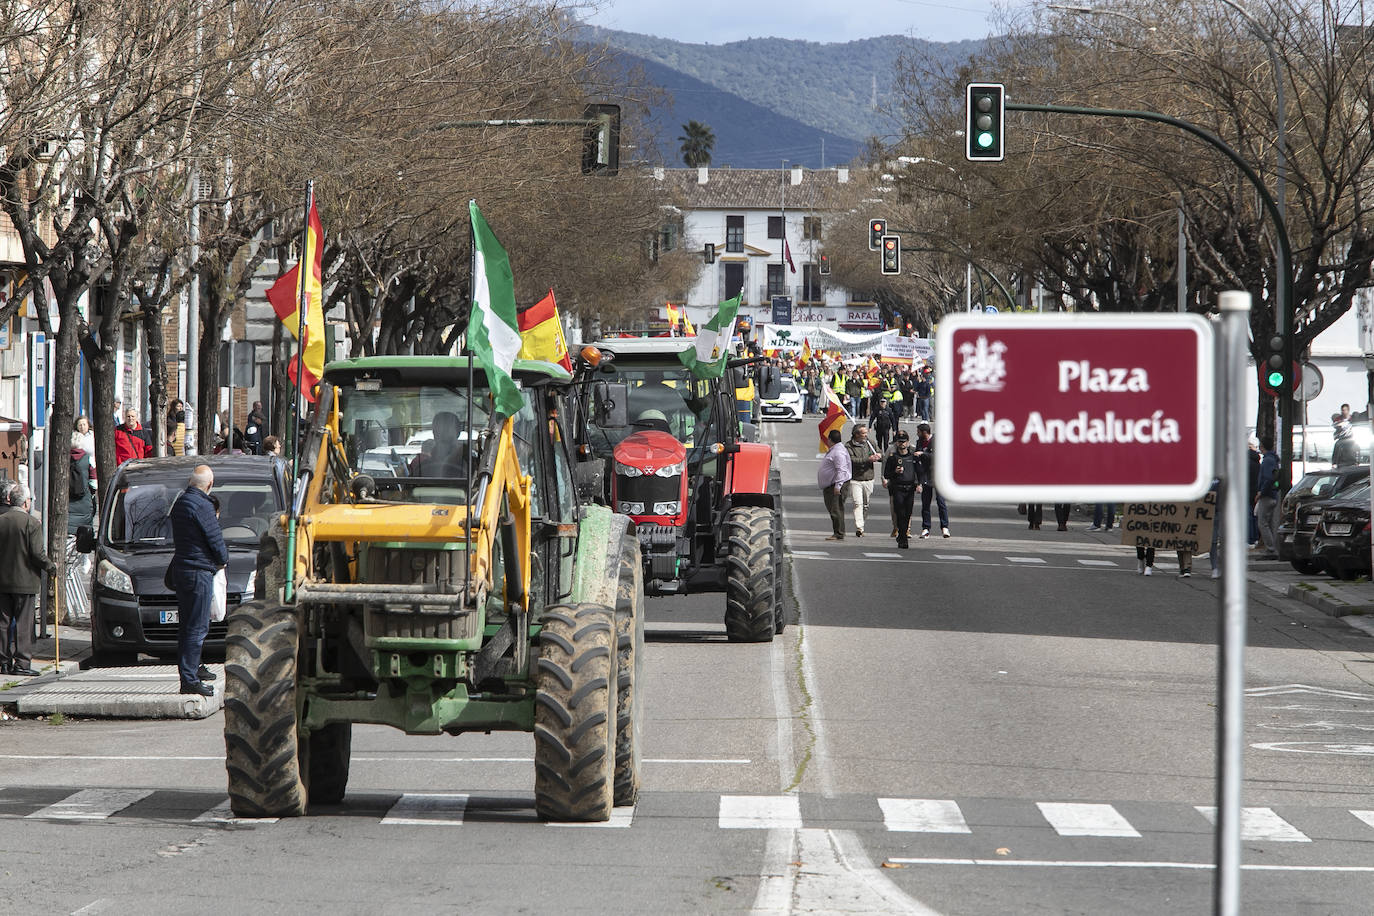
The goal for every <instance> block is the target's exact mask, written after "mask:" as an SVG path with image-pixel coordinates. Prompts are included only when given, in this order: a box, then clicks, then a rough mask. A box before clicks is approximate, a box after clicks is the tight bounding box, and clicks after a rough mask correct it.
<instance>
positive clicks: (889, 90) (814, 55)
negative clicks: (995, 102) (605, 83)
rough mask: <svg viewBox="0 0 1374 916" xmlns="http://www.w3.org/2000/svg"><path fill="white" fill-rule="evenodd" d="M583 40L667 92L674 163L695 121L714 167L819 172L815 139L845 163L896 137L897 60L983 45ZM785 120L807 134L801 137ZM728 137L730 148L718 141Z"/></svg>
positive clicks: (588, 31)
mask: <svg viewBox="0 0 1374 916" xmlns="http://www.w3.org/2000/svg"><path fill="white" fill-rule="evenodd" d="M583 38H584V40H587V41H594V42H598V43H604V44H607V45H609V46H610V47H612V48H616V49H618V50H619V51H621V52H622V56H629V57H633V58H638V59H639V60H640V61H642V62H643V65H644V68H645V71H646V72H647V73H648V74H649V76H650V79H651V81H654V82H656V83H657V84H658V85H661V86H663V87H664V88H665V89H668V90H669V91H670V92H671V93H672V94H673V95H674V96H675V98H676V106H675V108H674V110H673V111H672V112H671V113H660V112H655V113H654V120H655V121H656V122H657V123H658V124H660V125H669V129H668V130H664V131H663V136H664V143H663V145H664V146H665V147H671V148H667V149H664V150H663V154H664V159H665V162H666V163H668V164H679V163H680V159H679V157H678V154H677V148H676V144H675V143H669V142H668V141H669V140H670V139H671V138H675V137H676V136H677V135H678V134H679V133H680V130H679V129H678V126H679V125H681V124H685V123H686V122H687V121H688V120H689V119H695V120H698V121H701V122H703V123H705V124H707V125H709V126H710V127H711V129H712V130H713V131H714V132H715V134H716V140H717V143H716V149H715V152H714V154H713V155H712V162H713V164H716V163H719V164H726V163H729V164H731V165H735V166H737V167H744V166H745V164H746V163H749V164H761V165H764V166H768V167H771V166H775V165H778V164H779V163H780V161H781V160H782V159H784V158H786V159H789V160H792V161H796V162H801V163H802V164H805V165H808V166H812V167H815V166H818V165H820V161H819V145H820V144H819V139H820V137H821V136H822V135H824V136H826V138H827V139H826V153H825V160H826V164H830V165H833V164H835V163H836V162H844V161H847V160H848V159H849V158H851V156H852V155H853V154H856V153H857V152H859V151H860V150H862V148H863V146H864V144H865V142H866V141H867V140H868V138H870V137H874V136H876V137H891V136H894V135H896V134H897V133H898V132H899V131H898V125H897V124H896V123H895V122H894V121H893V120H892V119H891V117H890V115H888V114H887V113H886V112H885V110H884V109H885V108H887V107H889V106H890V105H891V103H892V101H893V83H894V78H895V76H896V73H897V68H898V63H899V60H900V59H901V57H902V56H903V55H907V56H912V57H923V56H928V57H931V58H933V59H934V60H936V61H938V62H940V63H943V64H946V65H950V64H955V63H958V62H961V61H964V60H967V59H968V58H969V56H970V55H972V54H974V53H976V52H977V51H978V50H979V49H980V48H981V46H982V42H981V41H959V42H929V41H923V40H921V39H916V38H908V37H905V36H901V35H884V36H880V37H877V38H865V39H862V40H859V41H850V42H843V43H832V44H821V43H818V42H811V41H797V40H793V39H784V38H750V39H746V40H744V41H733V42H729V43H726V44H722V45H709V44H689V43H687V42H681V41H673V40H672V39H668V38H658V37H656V36H653V35H641V34H638V33H635V32H622V31H618V30H614V29H600V28H594V27H584V29H583ZM676 74H680V76H678V75H676ZM689 79H690V80H693V81H695V82H688V81H687V80H689ZM703 86H704V87H705V88H703ZM711 91H714V92H716V93H719V94H718V95H714V94H710V93H711ZM694 96H700V98H699V99H694V98H693V97H694ZM730 96H734V97H737V98H738V99H740V100H741V101H743V102H745V103H750V104H752V105H754V106H757V107H758V108H761V109H764V110H766V111H768V112H771V113H773V115H775V116H777V117H780V118H783V119H785V120H784V121H782V122H770V123H769V124H768V125H767V126H766V127H764V126H761V125H758V124H757V123H755V121H754V119H755V118H756V117H757V116H758V115H759V112H758V111H757V110H756V109H751V108H748V107H744V106H740V105H738V104H736V103H734V102H731V101H729V100H728V97H730ZM786 122H796V123H797V124H800V125H803V126H804V127H807V128H811V129H812V130H813V131H815V133H813V134H811V135H810V137H808V136H807V135H806V133H805V132H804V131H801V130H799V129H798V128H795V127H792V126H790V125H789V124H787V123H786ZM775 131H781V132H782V133H783V134H784V135H785V136H787V137H788V138H789V141H788V142H787V143H776V142H771V140H772V138H774V137H776V136H778V135H777V134H776V133H775ZM727 136H728V137H730V138H731V144H730V145H729V146H727V145H726V143H725V142H724V138H725V137H727ZM831 137H839V138H842V139H844V140H848V141H850V144H851V145H849V146H834V144H835V143H837V142H838V141H836V140H832V139H830V138H831ZM808 142H809V144H810V145H811V146H812V147H814V149H812V150H811V151H810V152H809V153H808V152H806V151H805V147H806V145H807V144H808ZM832 147H833V150H832ZM841 150H844V151H845V152H841ZM789 151H791V155H789ZM851 151H852V152H851Z"/></svg>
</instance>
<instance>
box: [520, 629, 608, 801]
mask: <svg viewBox="0 0 1374 916" xmlns="http://www.w3.org/2000/svg"><path fill="white" fill-rule="evenodd" d="M541 622H542V624H543V628H542V629H541V631H540V634H539V658H538V660H537V661H536V663H535V688H536V693H535V699H534V808H535V811H536V812H537V813H538V814H539V816H540V817H542V818H544V819H546V820H551V821H606V820H610V817H611V808H612V806H613V805H614V794H615V793H614V789H615V751H616V740H615V739H616V695H617V692H618V684H619V679H618V677H617V670H616V669H617V668H618V667H619V666H618V648H617V639H616V616H615V611H614V610H612V609H611V608H608V607H604V606H602V605H599V604H578V605H574V606H571V607H569V606H566V605H556V606H554V607H551V608H549V609H548V610H546V611H545V612H544V616H543V618H542V619H541Z"/></svg>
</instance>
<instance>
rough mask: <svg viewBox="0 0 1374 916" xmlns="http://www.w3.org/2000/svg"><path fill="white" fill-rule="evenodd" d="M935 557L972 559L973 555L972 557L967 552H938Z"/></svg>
mask: <svg viewBox="0 0 1374 916" xmlns="http://www.w3.org/2000/svg"><path fill="white" fill-rule="evenodd" d="M935 559H937V560H972V559H973V557H971V556H969V555H968V554H965V553H937V554H936V555H935Z"/></svg>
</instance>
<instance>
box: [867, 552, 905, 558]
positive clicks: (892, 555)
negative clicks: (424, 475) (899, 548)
mask: <svg viewBox="0 0 1374 916" xmlns="http://www.w3.org/2000/svg"><path fill="white" fill-rule="evenodd" d="M864 556H866V557H872V558H874V559H875V560H897V559H901V556H902V555H901V554H900V553H867V552H865V553H864Z"/></svg>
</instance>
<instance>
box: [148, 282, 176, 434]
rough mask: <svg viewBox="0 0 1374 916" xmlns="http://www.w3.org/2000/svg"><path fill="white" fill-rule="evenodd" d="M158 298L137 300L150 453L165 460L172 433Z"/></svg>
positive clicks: (160, 301) (155, 296) (160, 302)
mask: <svg viewBox="0 0 1374 916" xmlns="http://www.w3.org/2000/svg"><path fill="white" fill-rule="evenodd" d="M162 301H163V300H162V297H161V296H159V295H152V296H149V297H148V298H147V299H145V300H140V305H142V306H143V340H144V346H146V347H147V350H148V404H149V407H148V409H149V411H151V413H152V416H151V417H149V418H148V425H149V426H150V427H151V428H152V430H153V454H154V455H156V456H157V457H158V458H165V457H167V456H168V455H169V454H171V440H172V434H173V433H174V432H175V430H171V429H168V428H167V360H166V351H165V350H164V349H163V341H162Z"/></svg>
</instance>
